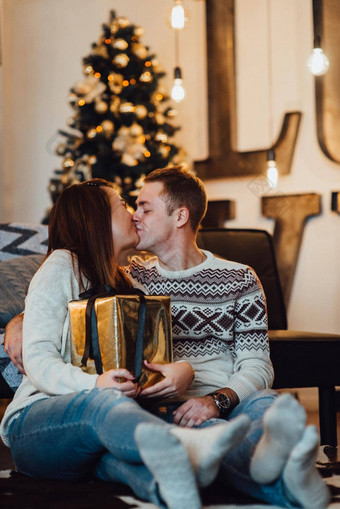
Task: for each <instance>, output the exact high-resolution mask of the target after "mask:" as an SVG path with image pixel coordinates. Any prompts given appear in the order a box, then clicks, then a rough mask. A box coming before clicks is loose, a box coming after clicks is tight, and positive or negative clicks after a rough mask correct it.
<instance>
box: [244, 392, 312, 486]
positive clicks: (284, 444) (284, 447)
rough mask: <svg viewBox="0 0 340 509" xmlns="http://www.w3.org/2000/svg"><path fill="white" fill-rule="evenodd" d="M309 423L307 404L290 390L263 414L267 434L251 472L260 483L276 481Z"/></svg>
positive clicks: (257, 451) (256, 451)
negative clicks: (305, 405) (307, 420)
mask: <svg viewBox="0 0 340 509" xmlns="http://www.w3.org/2000/svg"><path fill="white" fill-rule="evenodd" d="M305 426H306V412H305V410H304V408H303V407H302V406H301V405H300V404H299V403H298V401H297V400H296V399H295V398H293V397H292V396H291V395H290V394H284V395H282V396H279V397H278V398H277V400H276V401H275V402H274V403H273V405H272V406H271V407H270V408H269V409H268V410H267V412H266V413H265V414H264V417H263V435H262V437H261V439H260V441H259V443H258V444H257V446H256V449H255V452H254V455H253V457H252V460H251V463H250V475H251V477H252V478H253V479H254V481H256V482H258V483H260V484H269V483H271V482H273V481H275V480H276V479H277V478H278V477H279V476H280V475H281V473H282V471H283V469H284V467H285V465H286V462H287V460H288V457H289V455H290V453H291V450H292V449H293V447H294V446H295V444H297V442H298V441H299V440H300V438H301V436H302V434H303V431H304V429H305Z"/></svg>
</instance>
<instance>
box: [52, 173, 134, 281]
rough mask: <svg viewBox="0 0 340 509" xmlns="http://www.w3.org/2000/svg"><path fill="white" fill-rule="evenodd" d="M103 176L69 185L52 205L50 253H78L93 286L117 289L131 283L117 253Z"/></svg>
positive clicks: (81, 270)
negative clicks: (109, 286)
mask: <svg viewBox="0 0 340 509" xmlns="http://www.w3.org/2000/svg"><path fill="white" fill-rule="evenodd" d="M103 187H113V186H112V185H111V183H110V182H107V181H106V180H103V179H92V180H88V181H86V182H83V183H81V184H74V185H71V186H69V187H67V188H66V189H65V190H64V191H63V192H62V193H61V195H60V196H59V198H58V200H57V201H56V203H55V205H54V206H53V208H52V211H51V215H50V220H49V225H48V250H47V256H48V255H49V254H50V253H51V252H52V251H54V250H55V249H67V250H68V251H70V252H71V253H72V255H76V257H77V260H78V267H79V275H80V277H81V276H82V275H84V276H85V277H86V278H87V279H88V280H89V282H90V283H91V286H94V287H95V286H98V285H102V284H110V285H111V286H113V287H115V288H116V289H117V290H123V289H125V288H128V287H131V284H130V283H129V281H128V280H127V279H126V277H125V276H124V275H123V273H122V271H121V270H120V268H119V266H118V264H117V260H116V259H115V257H114V246H113V239H112V225H111V207H110V202H109V197H108V195H107V193H106V192H105V191H104V189H103Z"/></svg>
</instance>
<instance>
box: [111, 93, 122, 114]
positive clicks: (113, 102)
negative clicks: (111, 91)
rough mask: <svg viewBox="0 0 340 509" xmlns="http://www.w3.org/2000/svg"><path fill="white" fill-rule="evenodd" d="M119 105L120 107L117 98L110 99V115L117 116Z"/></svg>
mask: <svg viewBox="0 0 340 509" xmlns="http://www.w3.org/2000/svg"><path fill="white" fill-rule="evenodd" d="M119 105H120V99H119V97H112V98H111V104H110V111H111V112H112V113H114V114H115V115H117V114H118V112H119Z"/></svg>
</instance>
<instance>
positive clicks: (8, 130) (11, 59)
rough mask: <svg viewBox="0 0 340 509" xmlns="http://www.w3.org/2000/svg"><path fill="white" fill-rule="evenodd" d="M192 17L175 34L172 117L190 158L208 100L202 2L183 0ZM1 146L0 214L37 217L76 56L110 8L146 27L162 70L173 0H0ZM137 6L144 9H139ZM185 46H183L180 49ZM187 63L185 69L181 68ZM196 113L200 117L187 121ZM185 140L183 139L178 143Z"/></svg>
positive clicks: (169, 66)
mask: <svg viewBox="0 0 340 509" xmlns="http://www.w3.org/2000/svg"><path fill="white" fill-rule="evenodd" d="M187 3H188V6H189V7H190V13H191V22H190V25H189V27H188V29H187V30H186V31H185V32H184V33H183V34H181V36H180V46H181V62H180V63H181V65H182V66H183V74H184V78H185V79H186V89H187V100H186V102H185V103H184V104H183V106H181V108H180V109H179V115H178V117H177V119H176V123H177V124H178V125H180V126H183V128H182V130H181V131H180V134H179V135H178V136H177V139H178V143H180V144H182V145H185V149H186V150H187V152H188V156H189V160H190V159H191V158H192V155H193V154H194V155H195V157H201V156H204V157H205V156H206V154H207V134H206V118H207V105H206V102H205V101H202V97H206V73H205V58H204V56H205V53H206V50H205V36H204V34H205V31H204V26H205V22H204V13H205V10H204V2H197V1H194V0H189V1H188V2H187ZM2 5H3V21H4V23H3V25H4V29H3V39H4V50H3V54H4V59H3V60H4V61H3V96H4V98H5V104H4V120H3V124H4V126H5V130H4V151H3V154H2V177H3V179H2V180H3V185H2V187H1V202H2V211H1V216H0V221H2V222H3V221H7V220H15V221H23V220H25V221H40V220H41V219H42V217H43V216H44V211H45V209H46V207H47V206H48V204H49V194H48V191H47V185H48V181H49V178H50V177H51V175H52V172H53V169H54V168H58V167H60V163H61V159H60V158H59V157H56V156H55V155H54V153H53V145H55V144H56V138H57V134H56V133H57V130H58V129H63V128H64V129H65V127H67V126H66V120H67V118H68V117H70V116H71V115H72V110H71V108H70V107H69V105H68V103H67V96H68V93H69V90H70V88H71V86H72V85H73V84H74V82H75V81H77V80H78V79H81V78H82V76H83V75H82V58H83V57H84V56H86V55H88V54H89V53H90V50H91V48H90V46H91V43H92V42H94V41H96V40H97V39H98V38H99V36H100V35H102V24H103V23H105V22H107V21H108V19H109V11H110V10H111V9H115V10H116V13H117V15H122V16H123V15H124V16H127V17H128V18H129V20H130V21H131V22H132V23H135V24H137V25H141V26H142V27H143V28H144V29H145V36H144V38H143V42H144V43H145V44H148V45H149V47H150V51H152V52H154V53H155V54H156V57H157V59H158V61H159V63H160V64H161V65H162V66H163V67H164V68H165V70H166V72H168V76H167V77H166V79H165V80H164V84H165V85H166V86H167V88H168V89H169V88H170V84H171V82H172V73H173V68H174V65H175V61H174V58H175V50H174V33H173V31H172V29H171V28H170V26H169V25H168V24H167V21H166V16H167V12H168V10H169V9H170V7H171V6H172V1H171V0H162V2H159V0H144V1H143V2H141V1H140V0H114V1H112V0H102V1H101V2H98V1H96V0H25V1H22V0H2ZM141 6H142V8H141ZM184 48H185V50H184ZM188 66H189V69H190V72H187V71H186V69H188ZM192 111H195V112H196V115H197V117H196V118H197V119H198V118H199V119H200V121H196V122H191V113H192ZM182 142H183V143H182Z"/></svg>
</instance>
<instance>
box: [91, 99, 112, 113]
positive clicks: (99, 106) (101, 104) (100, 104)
mask: <svg viewBox="0 0 340 509" xmlns="http://www.w3.org/2000/svg"><path fill="white" fill-rule="evenodd" d="M108 107H109V106H108V104H107V103H106V102H105V101H96V103H95V106H94V109H95V110H96V112H97V113H105V112H106V111H107V110H108Z"/></svg>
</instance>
